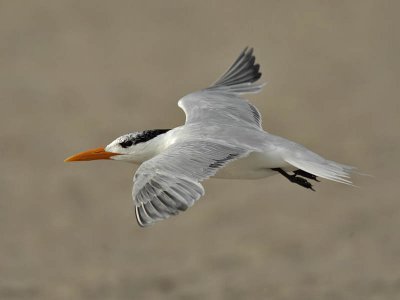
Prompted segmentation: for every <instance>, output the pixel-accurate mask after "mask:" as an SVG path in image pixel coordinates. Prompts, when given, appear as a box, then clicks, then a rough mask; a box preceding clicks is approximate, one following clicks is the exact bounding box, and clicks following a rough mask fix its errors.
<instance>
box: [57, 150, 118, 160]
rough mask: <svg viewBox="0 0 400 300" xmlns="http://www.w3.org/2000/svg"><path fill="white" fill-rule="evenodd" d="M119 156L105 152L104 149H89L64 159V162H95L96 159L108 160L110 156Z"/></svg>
mask: <svg viewBox="0 0 400 300" xmlns="http://www.w3.org/2000/svg"><path fill="white" fill-rule="evenodd" d="M114 155H119V154H118V153H113V152H107V151H106V150H104V148H96V149H90V150H87V151H84V152H81V153H78V154H75V155H72V156H70V157H68V158H66V159H65V160H64V161H65V162H70V161H83V160H96V159H110V157H111V156H114Z"/></svg>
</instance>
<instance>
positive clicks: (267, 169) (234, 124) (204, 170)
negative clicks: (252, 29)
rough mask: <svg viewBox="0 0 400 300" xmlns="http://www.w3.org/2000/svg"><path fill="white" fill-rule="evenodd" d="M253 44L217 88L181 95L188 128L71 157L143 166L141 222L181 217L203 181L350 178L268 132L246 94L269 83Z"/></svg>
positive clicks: (132, 137) (138, 198) (141, 135)
mask: <svg viewBox="0 0 400 300" xmlns="http://www.w3.org/2000/svg"><path fill="white" fill-rule="evenodd" d="M259 69H260V66H259V65H258V64H256V63H255V56H254V55H253V49H248V48H246V49H244V50H243V51H242V52H241V54H240V55H239V57H238V58H237V59H236V61H235V62H234V63H233V64H232V66H231V67H230V68H229V69H228V70H227V71H226V72H225V73H224V74H223V75H222V76H221V77H220V78H219V79H218V80H217V81H216V82H215V83H214V84H212V85H211V86H210V87H208V88H206V89H203V90H200V91H197V92H194V93H191V94H189V95H186V96H184V97H183V98H182V99H180V100H179V102H178V106H179V107H180V108H182V109H183V111H184V112H185V114H186V121H185V124H184V125H183V126H180V127H177V128H174V129H155V130H145V131H137V132H133V133H129V134H126V135H123V136H121V137H119V138H117V139H116V140H114V141H113V142H111V143H110V144H109V145H108V146H106V147H104V148H96V149H91V150H88V151H85V152H81V153H78V154H76V155H74V156H71V157H69V158H67V159H66V160H65V161H68V162H70V161H86V160H97V159H111V160H121V161H127V162H132V163H136V164H140V166H139V168H138V169H137V171H136V173H135V175H134V178H133V181H134V186H133V192H132V196H133V200H134V203H135V212H136V219H137V221H138V223H139V225H140V226H148V225H151V224H153V223H154V222H156V221H160V220H163V219H166V218H168V217H170V216H172V215H177V214H178V213H179V212H181V211H185V210H186V209H187V208H189V207H191V206H192V205H193V204H194V202H195V201H196V200H198V199H199V198H200V197H201V196H203V195H204V188H203V186H202V185H201V181H203V180H205V179H207V178H209V177H211V176H214V177H219V178H237V179H256V178H263V177H267V176H270V175H273V174H279V173H280V174H282V175H283V176H284V177H286V178H287V179H288V180H289V181H290V182H293V183H296V184H298V185H300V186H302V187H304V188H306V189H311V190H314V189H313V186H312V184H311V183H310V182H309V181H308V180H307V179H309V180H313V181H318V179H317V176H318V177H322V178H325V179H329V180H333V181H337V182H341V183H345V184H351V181H350V173H351V171H352V169H353V167H351V166H347V165H343V164H339V163H336V162H333V161H330V160H327V159H325V158H323V157H321V156H319V155H318V154H316V153H314V152H312V151H310V150H308V149H307V148H305V147H304V146H302V145H299V144H297V143H295V142H292V141H289V140H287V139H285V138H282V137H279V136H275V135H272V134H270V133H268V132H265V131H264V130H263V128H262V126H261V114H260V112H259V111H258V109H257V108H256V107H255V106H254V105H253V104H251V103H250V102H248V101H247V100H245V99H243V98H242V97H241V95H242V94H247V93H258V92H259V91H260V90H261V89H262V87H263V84H256V83H255V82H256V81H257V80H258V79H259V78H260V77H261V73H260V72H259Z"/></svg>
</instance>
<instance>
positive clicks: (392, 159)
mask: <svg viewBox="0 0 400 300" xmlns="http://www.w3.org/2000/svg"><path fill="white" fill-rule="evenodd" d="M233 2H234V3H233ZM398 3H399V2H397V1H391V2H390V1H243V2H239V1H148V2H146V3H145V2H144V1H137V2H134V1H51V0H48V1H1V2H0V128H1V129H0V138H1V139H0V168H1V173H0V174H1V175H0V176H1V177H0V198H1V199H0V299H46V300H47V299H78V300H79V299H301V300H310V299H400V232H399V228H400V199H399V196H398V194H399V193H398V190H399V184H400V181H399V175H398V174H399V169H398V168H399V150H400V140H399V125H400V122H399V113H400V108H399V107H400V105H399V102H400V99H399V94H400V93H399V75H400V74H399V62H400V59H399V56H400V42H399V41H400V39H399V28H400V27H399V26H400V21H399V18H398V12H399V10H400V5H399V4H398ZM247 45H250V46H253V47H255V53H256V55H257V60H258V62H259V63H260V64H261V66H262V71H263V74H264V75H263V79H264V80H265V81H268V82H269V84H268V85H267V87H266V88H265V89H264V91H263V92H262V93H261V94H259V95H255V96H251V97H249V98H250V99H251V101H252V102H253V103H254V104H255V105H257V107H258V108H259V109H260V111H261V112H262V114H263V117H264V123H263V124H264V128H265V129H266V130H268V131H270V132H271V133H275V134H278V135H282V136H285V137H287V138H290V139H293V140H295V141H298V142H300V143H302V144H305V145H307V146H309V147H310V148H311V149H313V150H315V151H316V152H318V153H320V154H322V155H324V156H326V157H328V158H330V159H333V160H337V161H340V162H343V163H347V164H352V165H355V166H358V167H359V168H360V169H361V170H362V171H364V172H367V173H370V174H373V175H374V176H375V177H374V178H369V177H356V178H355V183H356V184H357V185H359V186H361V188H359V189H357V188H351V187H347V186H344V185H340V184H336V183H332V182H327V181H323V182H322V183H321V184H318V185H317V186H316V188H317V192H316V193H313V192H310V191H307V190H305V189H303V188H301V187H299V186H297V185H294V184H289V183H288V182H287V180H285V179H284V178H283V177H282V176H275V177H273V178H268V179H265V180H258V181H247V182H246V181H233V180H227V181H224V180H211V181H207V182H206V183H205V187H206V190H207V194H206V196H205V197H204V198H203V199H202V200H201V201H199V202H198V203H197V204H196V205H195V207H194V208H192V209H190V210H189V211H187V212H186V213H184V214H182V215H180V216H179V217H176V218H173V219H170V220H167V221H165V222H163V223H159V224H158V225H156V226H154V227H151V228H148V229H141V228H139V227H138V225H137V224H136V221H135V218H134V211H133V205H132V200H131V188H132V182H131V181H132V176H133V173H134V169H133V168H132V166H131V165H129V164H124V163H116V162H114V163H113V162H107V161H100V162H91V163H80V164H78V163H75V164H65V163H64V162H63V159H64V158H65V157H67V156H69V155H71V154H73V153H75V152H77V151H81V150H85V149H87V148H91V147H97V146H102V145H105V144H107V143H109V142H110V141H112V140H113V139H114V138H115V137H117V136H119V135H122V134H124V133H128V132H131V131H135V130H141V129H150V128H173V127H175V126H178V125H180V124H181V123H182V122H183V121H184V114H183V112H182V111H181V110H180V109H179V108H178V107H177V106H176V103H177V100H178V99H179V98H180V97H181V96H183V95H185V94H186V93H188V92H191V91H194V90H196V89H200V88H203V87H206V86H207V85H208V84H209V83H211V82H213V81H214V80H215V79H216V78H217V77H218V76H219V75H220V74H221V73H222V72H223V71H224V70H225V69H226V68H227V67H228V66H229V65H230V63H231V62H232V61H233V60H234V59H235V58H236V56H237V55H238V53H239V52H240V51H241V50H242V49H243V48H244V47H245V46H247Z"/></svg>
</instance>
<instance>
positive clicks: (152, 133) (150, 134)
mask: <svg viewBox="0 0 400 300" xmlns="http://www.w3.org/2000/svg"><path fill="white" fill-rule="evenodd" d="M169 130H170V129H152V130H145V131H142V132H138V133H137V134H132V135H131V136H130V137H129V138H128V139H126V140H125V141H123V142H121V143H119V144H120V145H121V147H122V148H128V147H130V146H132V145H137V144H140V143H144V142H147V141H149V140H151V139H154V138H155V137H156V136H158V135H160V134H164V133H166V132H168V131H169Z"/></svg>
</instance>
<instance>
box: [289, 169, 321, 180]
mask: <svg viewBox="0 0 400 300" xmlns="http://www.w3.org/2000/svg"><path fill="white" fill-rule="evenodd" d="M293 173H294V175H296V176H302V177H305V178H308V179H312V180H315V181H317V182H319V180H318V178H317V176H315V175H314V174H310V173H308V172H306V171H303V170H300V169H299V170H296V171H294V172H293Z"/></svg>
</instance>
